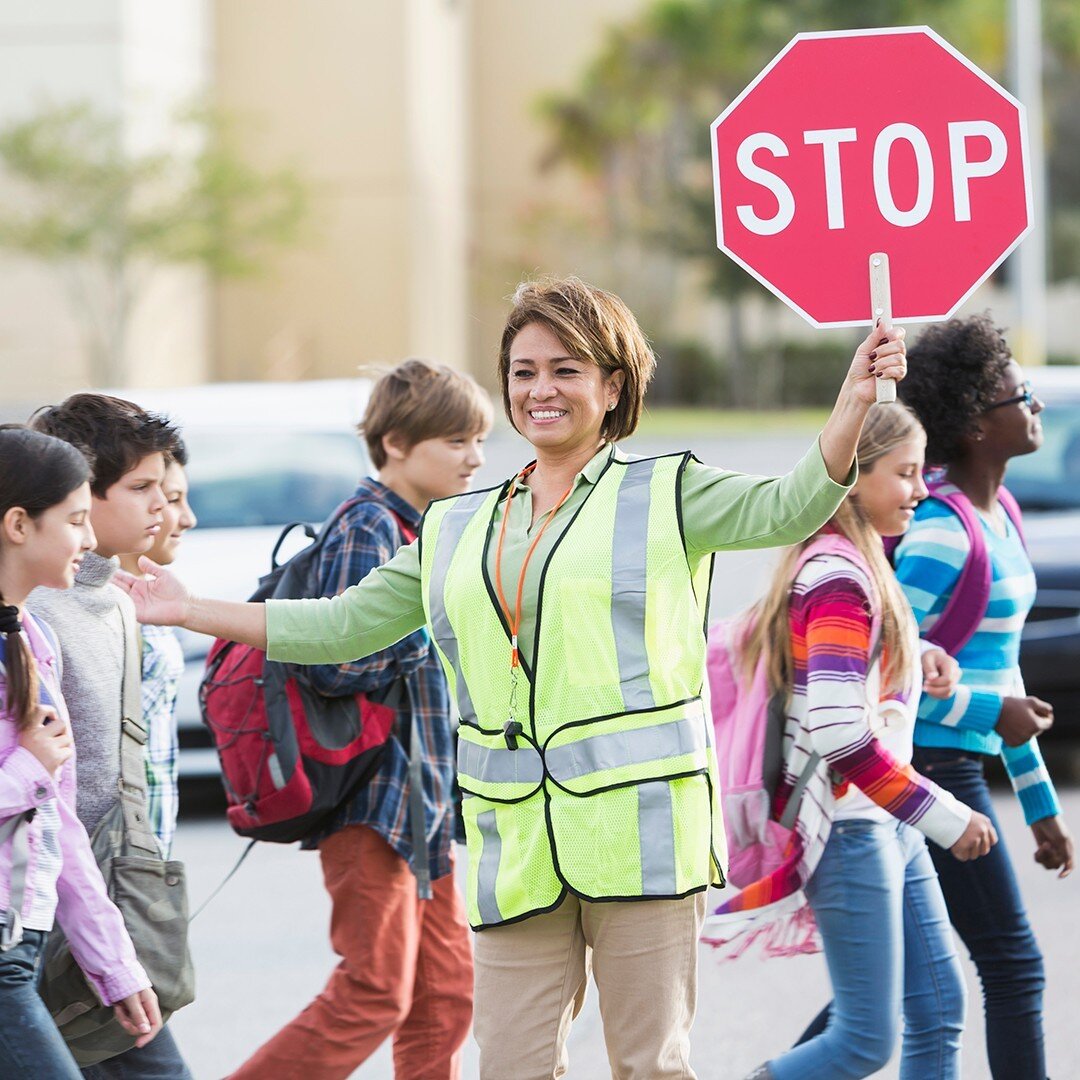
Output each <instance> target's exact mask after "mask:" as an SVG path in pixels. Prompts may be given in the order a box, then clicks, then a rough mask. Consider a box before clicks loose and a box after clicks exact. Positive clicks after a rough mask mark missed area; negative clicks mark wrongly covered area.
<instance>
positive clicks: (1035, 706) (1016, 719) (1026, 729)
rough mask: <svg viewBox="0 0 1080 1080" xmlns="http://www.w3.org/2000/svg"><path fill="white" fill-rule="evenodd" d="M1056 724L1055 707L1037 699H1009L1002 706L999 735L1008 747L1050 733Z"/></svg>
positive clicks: (999, 718) (1019, 744) (998, 724)
mask: <svg viewBox="0 0 1080 1080" xmlns="http://www.w3.org/2000/svg"><path fill="white" fill-rule="evenodd" d="M1053 723H1054V706H1053V705H1050V704H1049V703H1048V702H1045V701H1040V700H1039V699H1038V698H1037V697H1030V696H1029V697H1007V698H1005V700H1004V701H1003V702H1002V705H1001V715H1000V716H999V717H998V722H997V733H998V734H999V735H1000V736H1001V737H1002V739H1003V740H1004V741H1005V745H1006V746H1023V745H1024V743H1026V742H1028V741H1029V740H1031V739H1033V738H1035V736H1036V735H1041V734H1042V733H1043V732H1044V731H1049V730H1050V728H1051V727H1052V726H1053Z"/></svg>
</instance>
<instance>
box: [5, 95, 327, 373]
mask: <svg viewBox="0 0 1080 1080" xmlns="http://www.w3.org/2000/svg"><path fill="white" fill-rule="evenodd" d="M171 142H172V146H173V147H175V148H176V149H168V150H157V151H152V152H143V153H135V152H132V151H131V150H130V149H129V148H128V147H127V146H126V145H125V139H124V130H123V124H122V122H121V121H120V120H119V119H118V118H115V117H112V116H106V115H102V114H100V113H98V112H96V111H95V110H94V109H92V108H91V107H90V106H89V105H86V104H76V105H68V106H64V107H50V108H48V109H45V110H43V111H41V112H38V113H36V114H35V115H32V116H30V117H27V118H24V119H21V120H18V121H15V122H12V123H9V124H8V125H7V126H5V127H3V128H0V176H2V182H3V188H4V193H5V198H4V199H3V202H2V203H0V248H7V249H8V250H10V251H14V252H16V253H19V254H22V255H25V256H28V257H30V258H33V259H36V260H39V261H41V262H43V263H45V264H47V265H49V266H51V267H53V268H55V269H56V271H57V272H58V273H59V275H60V277H61V279H62V281H63V284H64V288H65V293H66V296H67V298H68V301H69V304H70V307H71V311H72V313H73V315H74V317H75V319H76V322H77V325H78V327H79V329H80V332H81V335H82V338H83V342H84V346H85V349H86V352H87V358H88V361H89V369H90V377H91V379H92V381H93V382H94V383H95V384H96V385H109V384H119V383H122V382H123V381H124V376H125V374H126V373H125V372H124V370H123V357H124V349H125V343H126V338H127V333H128V328H129V325H130V321H131V316H132V313H133V312H134V310H135V308H136V306H137V304H138V302H139V300H140V298H141V297H142V296H143V295H144V293H145V290H146V286H147V284H148V282H149V281H150V280H151V278H152V276H153V274H154V272H155V271H156V270H157V269H158V268H160V267H161V266H162V265H165V264H188V265H194V266H199V267H202V268H204V269H206V270H207V271H208V272H209V273H211V274H212V275H214V276H216V277H221V278H232V277H244V276H249V275H253V274H256V273H258V272H260V271H261V270H262V269H263V268H264V267H265V265H266V264H267V262H268V260H269V259H271V258H272V257H273V255H274V254H275V253H276V252H278V251H280V250H282V249H284V248H286V247H288V246H289V245H291V244H292V243H294V242H295V240H296V239H297V237H298V234H299V231H300V228H301V226H302V223H303V221H304V218H305V216H306V206H307V198H306V192H305V187H304V184H303V182H302V181H301V179H300V178H299V177H298V176H297V175H296V174H295V173H294V172H292V171H291V170H288V169H281V170H277V171H273V172H262V171H260V170H258V169H256V168H255V167H253V166H252V165H250V164H249V163H248V162H247V161H245V159H244V157H243V156H242V155H241V154H240V152H239V151H238V149H237V146H236V139H235V135H234V130H233V125H232V124H231V123H230V122H229V121H228V120H227V119H226V118H225V117H224V116H223V115H222V114H220V113H218V112H214V111H212V110H207V109H191V110H187V111H186V112H184V113H183V114H180V115H178V116H177V117H176V120H175V127H174V130H173V133H172V140H171Z"/></svg>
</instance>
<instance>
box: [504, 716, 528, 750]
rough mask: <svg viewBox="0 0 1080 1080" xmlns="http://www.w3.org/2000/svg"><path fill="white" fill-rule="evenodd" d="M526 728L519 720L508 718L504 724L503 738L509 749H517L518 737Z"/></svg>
mask: <svg viewBox="0 0 1080 1080" xmlns="http://www.w3.org/2000/svg"><path fill="white" fill-rule="evenodd" d="M524 730H525V729H524V728H523V727H522V726H521V724H520V723H519V722H518V721H517V720H507V721H506V723H505V724H503V738H504V739H505V740H506V749H507V750H516V749H517V748H518V741H517V737H518V736H519V735H520V734H521V733H522V732H523V731H524Z"/></svg>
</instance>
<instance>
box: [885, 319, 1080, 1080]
mask: <svg viewBox="0 0 1080 1080" xmlns="http://www.w3.org/2000/svg"><path fill="white" fill-rule="evenodd" d="M909 361H910V368H909V372H908V378H907V380H906V381H905V382H904V383H903V384H902V385H901V387H900V396H901V398H902V399H903V400H904V402H905V403H906V404H907V405H909V406H910V407H911V408H912V409H913V410H914V412H915V413H916V414H917V415H918V417H919V419H920V420H921V421H922V424H923V427H924V428H925V429H926V435H927V454H926V457H927V461H928V462H929V463H930V464H932V465H937V466H940V467H941V468H942V469H943V470H944V479H943V484H942V486H940V487H939V488H937V491H938V492H939V493H940V497H937V498H934V497H931V498H929V499H927V500H926V501H925V502H923V503H922V504H921V505H920V506H919V508H918V510H917V511H916V513H915V521H914V523H913V524H912V527H911V529H910V531H909V532H908V533H907V535H906V536H905V537H904V539H903V541H902V542H901V544H900V546H899V547H898V548H897V551H896V555H895V564H896V573H897V577H898V578H899V580H900V584H901V586H902V587H903V589H904V591H905V593H906V594H907V597H908V599H909V600H910V602H911V605H912V607H913V608H914V610H915V615H916V618H917V619H918V621H919V626H920V632H921V633H922V634H923V635H924V637H925V636H930V635H932V634H933V630H934V627H935V624H937V623H938V621H939V618H940V617H941V616H942V613H943V612H944V611H945V609H946V606H947V605H948V603H949V599H950V597H951V596H952V594H953V591H954V590H955V589H956V588H957V585H958V582H959V581H960V579H961V574H962V572H963V571H964V569H965V566H966V565H967V564H968V563H969V562H973V561H974V560H976V559H978V560H979V562H980V565H983V564H984V563H985V556H982V555H979V554H973V548H978V547H979V546H980V545H981V544H985V550H986V555H988V556H989V563H990V569H991V579H990V595H989V601H988V603H987V605H986V607H985V610H984V612H983V614H982V617H981V620H980V621H979V622H978V624H977V625H976V626H975V629H974V632H973V633H970V635H969V636H968V638H967V639H966V640H965V641H963V642H962V643H960V642H959V641H958V643H957V644H956V645H955V646H954V647H953V650H952V651H953V654H954V656H955V657H956V659H957V661H958V662H959V663H960V666H961V668H962V669H963V676H962V678H961V683H960V686H959V687H958V688H957V692H956V693H955V694H954V695H953V696H952V697H949V698H946V699H935V698H932V697H929V696H927V695H925V694H924V695H923V698H922V700H921V702H920V705H919V715H918V720H917V722H916V726H915V757H914V759H913V764H914V766H915V768H917V769H918V770H919V771H920V772H921V773H923V774H924V775H926V776H928V777H930V778H931V779H933V780H934V781H935V782H936V783H937V784H938V785H940V786H941V787H943V788H945V789H946V790H948V791H951V792H952V793H953V794H954V795H955V796H956V797H957V798H958V799H960V800H962V801H963V802H965V803H967V804H968V805H969V806H971V807H973V808H974V809H976V810H978V811H980V812H981V813H984V814H986V815H987V816H988V817H989V818H991V820H993V821H994V823H995V826H996V825H997V822H996V818H995V816H994V810H993V806H992V804H991V801H990V792H989V788H988V786H987V782H986V778H985V776H984V771H983V770H984V764H985V761H986V758H987V757H989V756H991V755H998V754H1000V755H1001V757H1002V759H1003V761H1004V763H1005V768H1006V770H1007V772H1008V774H1009V777H1010V779H1011V781H1012V784H1013V788H1014V789H1015V791H1016V794H1017V796H1018V798H1019V799H1020V803H1021V806H1022V807H1023V810H1024V816H1025V819H1026V821H1027V823H1028V825H1029V826H1030V827H1031V830H1032V832H1033V834H1034V836H1035V844H1036V851H1035V858H1036V860H1037V861H1038V862H1039V863H1040V864H1042V865H1043V866H1044V867H1046V868H1047V869H1048V870H1058V871H1059V877H1065V876H1066V875H1067V874H1068V873H1069V872H1070V871H1071V870H1072V867H1073V841H1072V837H1071V836H1070V835H1069V831H1068V829H1067V828H1066V826H1065V823H1064V821H1063V820H1062V818H1061V808H1060V804H1059V803H1058V799H1057V795H1056V793H1055V791H1054V787H1053V784H1052V783H1051V780H1050V776H1049V774H1048V772H1047V770H1046V766H1045V765H1044V763H1043V760H1042V756H1041V754H1040V752H1039V747H1038V742H1037V739H1036V736H1038V735H1039V734H1040V733H1041V732H1043V731H1045V730H1046V729H1047V728H1049V727H1050V725H1051V723H1052V722H1053V710H1052V708H1051V707H1050V706H1049V705H1048V704H1047V703H1046V702H1043V701H1040V700H1039V699H1038V698H1035V697H1031V696H1028V695H1027V694H1026V692H1025V690H1024V684H1023V681H1022V678H1021V674H1020V667H1019V649H1020V632H1021V630H1022V628H1023V625H1024V620H1025V618H1026V617H1027V614H1028V611H1029V610H1030V609H1031V605H1032V603H1033V602H1034V599H1035V576H1034V573H1033V572H1032V568H1031V562H1030V561H1029V559H1028V557H1027V553H1026V551H1025V549H1024V545H1023V540H1022V536H1021V532H1020V521H1019V517H1018V515H1017V513H1016V512H1015V510H1013V512H1012V513H1009V512H1007V510H1008V509H1012V508H1014V507H1015V503H1013V501H1012V499H1011V496H1009V495H1008V494H1007V492H1004V493H1003V491H1002V482H1003V480H1004V478H1005V469H1006V466H1007V465H1008V462H1009V460H1010V459H1011V458H1014V457H1018V456H1020V455H1022V454H1030V453H1032V452H1034V451H1035V450H1037V449H1038V448H1039V446H1040V445H1041V444H1042V438H1043V436H1042V424H1041V422H1040V420H1039V413H1040V412H1041V411H1042V408H1043V406H1042V402H1041V401H1040V400H1039V399H1038V398H1037V397H1036V396H1035V394H1034V393H1033V391H1032V388H1031V384H1030V383H1029V382H1028V381H1027V380H1026V378H1025V376H1024V373H1023V371H1022V370H1021V369H1020V366H1019V365H1018V364H1017V362H1016V361H1015V360H1014V359H1013V357H1012V354H1011V352H1010V350H1009V346H1008V344H1007V342H1006V340H1005V337H1004V334H1003V332H1002V331H1001V330H1000V329H999V328H998V327H996V326H995V325H994V323H993V321H992V320H991V318H990V316H989V315H988V314H986V315H979V316H975V317H973V318H968V319H954V320H952V321H950V322H946V323H942V324H940V325H936V326H932V327H930V328H929V329H928V330H926V331H924V332H923V334H922V335H921V337H920V338H919V340H918V342H917V344H916V345H914V346H913V347H912V348H911V350H910V352H909ZM931 489H932V494H933V490H934V485H931ZM950 496H951V499H952V504H951V505H950V503H949V501H947V500H948V499H949V497H950ZM967 506H970V507H971V509H972V510H973V511H974V514H973V515H972V514H968V513H967V511H966V509H964V513H963V516H967V518H968V526H967V527H965V525H964V523H963V520H962V515H961V513H960V510H959V509H958V507H961V508H966V507H967ZM1014 519H1015V520H1014ZM974 530H980V531H981V533H980V532H976V531H974ZM998 834H999V836H1000V835H1001V830H1000V828H998ZM930 851H931V855H932V857H933V859H934V863H935V864H936V867H937V871H938V876H939V878H940V880H941V887H942V891H943V892H944V894H945V900H946V903H947V905H948V908H949V917H950V919H951V921H952V924H953V926H954V927H955V928H956V930H957V932H958V933H959V935H960V937H961V938H962V939H963V941H964V943H965V944H966V945H967V947H968V949H969V950H970V952H971V957H972V959H973V961H974V962H975V965H976V967H977V968H978V973H979V978H980V980H981V982H982V987H983V1004H984V1010H985V1014H986V1044H987V1056H988V1058H989V1062H990V1071H991V1074H992V1075H993V1077H994V1080H1004V1078H1008V1080H1028V1078H1030V1080H1044V1078H1045V1077H1046V1060H1045V1050H1044V1046H1043V1030H1042V994H1043V986H1044V982H1045V979H1044V975H1043V961H1042V955H1041V953H1040V951H1039V947H1038V944H1037V943H1036V940H1035V936H1034V934H1033V933H1032V930H1031V927H1030V925H1029V923H1028V919H1027V915H1026V913H1025V911H1024V906H1023V902H1022V900H1021V898H1020V892H1019V889H1018V887H1017V881H1016V876H1015V874H1014V872H1013V868H1012V864H1011V862H1010V860H1009V855H1008V852H1007V850H1006V847H1005V844H1004V842H1001V843H999V844H998V845H997V846H996V847H995V848H994V849H993V850H992V851H991V852H990V854H989V855H987V856H985V857H984V858H981V859H976V860H974V861H972V862H959V861H957V860H956V859H952V858H950V857H949V855H948V853H947V852H945V851H943V850H937V849H935V848H934V847H933V846H932V845H931V848H930Z"/></svg>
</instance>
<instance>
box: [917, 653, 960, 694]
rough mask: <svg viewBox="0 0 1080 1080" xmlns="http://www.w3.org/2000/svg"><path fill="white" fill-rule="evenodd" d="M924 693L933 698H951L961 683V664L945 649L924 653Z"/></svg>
mask: <svg viewBox="0 0 1080 1080" xmlns="http://www.w3.org/2000/svg"><path fill="white" fill-rule="evenodd" d="M922 672H923V684H922V688H923V693H924V694H928V695H929V696H930V697H932V698H942V699H944V698H951V697H952V696H953V694H955V693H956V688H957V686H958V685H959V683H960V665H959V664H958V663H957V662H956V660H955V659H954V658H953V657H951V656H950V655H949V654H948V653H947V652H946V651H945V650H944V649H927V650H926V652H924V653H923V654H922Z"/></svg>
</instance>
